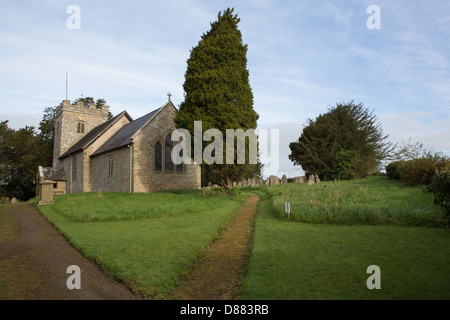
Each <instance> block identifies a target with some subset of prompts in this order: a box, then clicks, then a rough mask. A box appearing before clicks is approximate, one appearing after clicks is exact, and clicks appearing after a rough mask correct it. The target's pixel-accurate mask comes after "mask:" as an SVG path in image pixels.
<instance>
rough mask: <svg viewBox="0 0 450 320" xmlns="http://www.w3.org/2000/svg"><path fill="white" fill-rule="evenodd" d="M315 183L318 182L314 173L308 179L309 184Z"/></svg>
mask: <svg viewBox="0 0 450 320" xmlns="http://www.w3.org/2000/svg"><path fill="white" fill-rule="evenodd" d="M314 183H316V181H315V179H314V176H313V175H310V176H309V179H308V186H310V185H312V184H314Z"/></svg>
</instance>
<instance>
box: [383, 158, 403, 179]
mask: <svg viewBox="0 0 450 320" xmlns="http://www.w3.org/2000/svg"><path fill="white" fill-rule="evenodd" d="M403 162H404V161H401V160H400V161H394V162H391V163H389V164H388V165H387V166H386V174H387V176H388V177H389V178H391V179H395V180H400V174H399V172H398V168H399V166H400V165H401V164H402V163H403Z"/></svg>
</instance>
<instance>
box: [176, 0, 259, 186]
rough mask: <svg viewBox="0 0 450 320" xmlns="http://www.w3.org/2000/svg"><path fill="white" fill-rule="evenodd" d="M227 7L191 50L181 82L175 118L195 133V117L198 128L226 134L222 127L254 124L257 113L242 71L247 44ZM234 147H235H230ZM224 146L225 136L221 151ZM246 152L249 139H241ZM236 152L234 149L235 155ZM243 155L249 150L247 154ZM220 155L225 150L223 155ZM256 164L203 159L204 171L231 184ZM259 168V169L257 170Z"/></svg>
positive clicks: (244, 175) (183, 126)
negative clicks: (210, 161) (177, 111)
mask: <svg viewBox="0 0 450 320" xmlns="http://www.w3.org/2000/svg"><path fill="white" fill-rule="evenodd" d="M233 12H234V9H230V8H228V9H227V10H225V11H224V12H219V14H218V19H217V21H215V22H213V23H211V29H210V30H209V31H208V32H207V33H205V34H203V36H202V37H201V40H200V41H199V43H198V45H197V46H196V47H194V48H193V49H192V50H191V54H190V57H189V59H188V61H187V71H186V74H185V82H184V85H183V88H184V91H185V99H184V101H183V102H182V103H181V105H180V108H179V113H178V115H177V116H176V118H175V123H176V125H177V127H178V128H183V129H187V130H188V131H189V132H190V133H191V135H193V134H194V121H202V130H203V132H205V131H206V130H208V129H211V128H215V129H218V130H220V131H221V132H222V134H223V136H224V137H225V134H226V131H225V130H226V129H239V128H241V129H242V130H244V131H246V130H247V129H255V128H256V121H257V120H258V114H257V113H256V112H255V110H254V109H253V93H252V90H251V87H250V84H249V72H248V70H247V56H246V55H247V45H245V44H243V42H242V34H241V32H240V31H239V29H238V23H239V22H240V19H239V18H238V17H237V15H235V14H233ZM235 147H236V146H235ZM225 149H226V146H225V141H224V152H225ZM246 151H247V152H248V141H247V144H246ZM236 154H237V152H235V157H236ZM247 156H248V155H247ZM224 159H225V155H224ZM255 166H256V165H252V164H249V163H248V161H246V164H237V162H236V159H235V162H234V164H210V165H206V164H204V163H203V165H202V170H203V171H206V172H207V176H209V177H215V180H216V181H217V182H219V183H220V184H221V185H222V186H224V187H226V188H230V187H231V185H232V182H233V181H238V180H240V179H242V178H244V177H246V176H247V175H248V174H249V173H250V172H252V171H254V172H257V171H258V170H256V169H255ZM259 171H260V170H259Z"/></svg>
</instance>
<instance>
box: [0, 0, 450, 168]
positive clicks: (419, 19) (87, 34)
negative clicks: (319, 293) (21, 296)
mask: <svg viewBox="0 0 450 320" xmlns="http://www.w3.org/2000/svg"><path fill="white" fill-rule="evenodd" d="M70 5H77V6H79V8H80V18H81V19H80V22H81V24H80V27H81V28H80V29H75V30H71V29H68V28H67V25H66V21H67V19H68V18H69V16H70V14H67V12H66V11H67V8H68V6H70ZM370 5H377V6H378V7H379V8H380V12H381V25H380V26H381V28H380V29H374V30H370V29H369V28H367V25H366V21H367V19H369V17H370V16H371V14H370V13H367V12H366V10H367V8H368V7H369V6H370ZM228 7H234V8H235V12H237V13H238V15H239V17H240V18H241V23H240V25H239V28H240V30H241V32H242V34H243V40H244V43H246V44H247V45H248V54H247V58H248V69H249V72H250V85H251V87H252V90H253V94H254V108H255V110H256V111H257V112H258V114H259V115H260V119H259V121H258V128H267V129H279V130H280V131H279V133H280V144H279V146H278V147H279V150H280V151H279V152H280V167H279V171H278V175H279V176H281V175H282V174H287V175H288V176H297V175H300V174H302V173H303V172H302V171H301V169H300V168H299V167H294V166H293V165H292V163H291V162H290V161H289V160H288V158H287V156H288V154H289V153H290V152H289V148H288V145H289V142H292V141H294V140H296V139H297V138H298V137H299V136H300V134H301V131H302V128H303V125H304V124H305V123H306V121H307V119H308V118H312V119H314V118H315V117H316V116H318V115H319V114H321V113H325V112H327V109H328V108H329V107H330V106H334V105H335V104H336V103H338V102H348V101H351V100H354V101H355V102H356V103H360V102H362V103H364V106H365V107H368V108H371V109H374V110H375V111H374V113H375V114H376V115H377V117H378V120H379V122H380V123H381V124H382V128H383V130H384V133H385V134H389V140H390V141H392V142H399V143H401V142H402V141H408V139H410V138H411V140H412V141H413V142H415V141H420V142H422V143H423V144H424V147H425V148H427V149H431V148H433V149H434V150H436V151H443V152H445V153H447V154H450V1H447V0H441V1H406V0H402V1H379V0H370V1H364V0H355V1H271V0H261V1H256V0H255V1H253V0H249V1H246V0H241V1H200V0H198V1H197V0H189V1H181V0H178V1H172V0H167V1H107V2H106V1H100V0H90V1H56V0H47V1H44V0H43V1H9V0H8V1H6V0H2V1H0V8H1V10H0V30H1V33H0V120H10V126H11V127H13V128H15V129H18V128H20V127H23V126H25V125H34V126H36V127H37V126H38V123H39V121H40V119H41V118H42V111H43V110H44V108H45V107H47V106H55V105H58V104H59V103H60V102H61V100H63V99H64V98H65V74H66V70H67V71H69V93H68V97H69V100H74V99H76V98H78V97H80V96H81V95H83V96H93V97H95V98H105V99H106V100H107V102H108V104H109V105H110V106H111V112H112V113H113V114H117V113H119V112H121V111H122V110H127V111H128V113H129V114H130V115H131V116H132V117H134V118H138V117H140V116H142V115H144V114H146V113H148V112H150V111H152V110H154V109H156V108H158V107H160V106H162V105H163V104H164V103H165V102H166V101H167V93H169V92H170V93H172V95H173V96H172V101H173V102H174V103H175V104H176V105H178V104H179V103H181V102H182V100H183V88H182V85H183V82H184V73H185V71H186V60H187V59H188V58H189V54H190V50H191V48H192V47H193V46H195V45H196V44H197V43H198V41H199V40H200V37H201V35H202V34H203V33H205V32H207V31H208V30H209V27H210V22H213V21H215V20H216V18H217V13H218V12H219V11H221V10H224V9H226V8H228Z"/></svg>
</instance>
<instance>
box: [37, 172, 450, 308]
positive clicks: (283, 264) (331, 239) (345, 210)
mask: <svg viewBox="0 0 450 320" xmlns="http://www.w3.org/2000/svg"><path fill="white" fill-rule="evenodd" d="M325 185H327V188H324V186H325ZM422 190H423V188H422V187H409V186H406V185H404V184H402V183H399V182H397V181H391V180H388V179H386V178H380V177H375V178H369V179H362V180H355V181H348V182H338V183H336V184H333V183H331V184H329V183H323V182H322V183H320V184H317V185H313V186H307V185H305V184H303V185H294V184H288V185H279V186H273V187H268V186H263V187H257V188H242V189H240V191H238V192H236V194H241V195H242V196H244V197H245V196H248V195H250V194H252V193H257V194H258V195H259V196H260V198H261V201H260V212H259V215H258V218H257V220H256V225H255V233H254V238H253V242H252V246H251V248H250V249H251V257H250V261H249V264H248V266H247V268H246V270H245V277H244V280H243V284H242V288H241V292H242V299H248V300H254V299H275V300H300V299H450V276H449V273H448V265H449V264H450V251H449V247H450V233H449V229H448V228H446V227H445V225H444V224H442V222H441V220H442V213H441V212H440V211H439V208H437V207H436V206H434V205H433V198H432V196H431V195H426V194H423V192H422ZM202 195H203V196H202ZM214 195H216V193H214V192H209V193H208V192H206V193H205V192H201V191H192V192H191V191H182V192H159V193H152V194H120V193H88V194H71V195H65V196H57V197H55V204H54V205H50V206H39V207H38V208H39V210H40V211H41V212H42V213H43V214H44V216H45V217H47V219H48V220H49V221H51V222H52V223H53V224H55V225H56V227H57V228H58V229H59V230H60V231H61V232H62V233H63V234H64V235H65V236H66V237H67V238H68V239H69V240H70V242H71V243H72V244H73V245H74V246H75V247H76V248H77V249H79V250H80V251H81V252H82V253H83V254H84V255H85V256H87V257H88V258H90V259H92V260H95V261H96V262H97V263H98V264H99V265H100V266H101V267H102V268H103V269H104V270H106V271H107V272H108V273H110V274H111V275H113V276H115V277H117V278H118V279H120V280H122V281H123V282H125V283H126V284H128V285H129V286H130V287H132V288H133V289H134V290H135V291H139V292H143V293H145V294H147V295H148V296H149V297H151V298H154V299H163V298H165V297H167V295H168V294H170V291H171V289H172V287H173V286H174V285H175V284H176V283H177V281H178V279H179V278H180V276H181V275H183V274H184V273H186V272H188V270H189V266H190V265H191V264H192V263H193V262H194V261H195V260H196V259H197V257H198V255H199V254H200V253H201V251H202V250H203V249H204V248H205V246H206V245H207V244H208V243H209V242H211V241H212V240H213V239H214V237H215V236H216V235H217V233H218V230H219V229H220V228H221V227H223V226H224V225H225V224H226V222H227V220H228V219H229V218H230V217H231V216H232V215H233V214H234V213H235V212H236V210H237V209H238V208H239V207H241V206H242V204H243V202H242V201H241V200H238V199H235V198H230V197H215V196H214ZM285 201H289V202H290V203H291V213H290V215H289V219H288V216H287V215H286V214H285V213H284V202H285ZM371 265H377V266H379V267H380V270H381V289H380V290H376V289H375V290H369V289H368V288H367V286H366V281H367V279H368V277H369V276H370V274H367V273H366V270H367V267H369V266H371Z"/></svg>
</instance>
